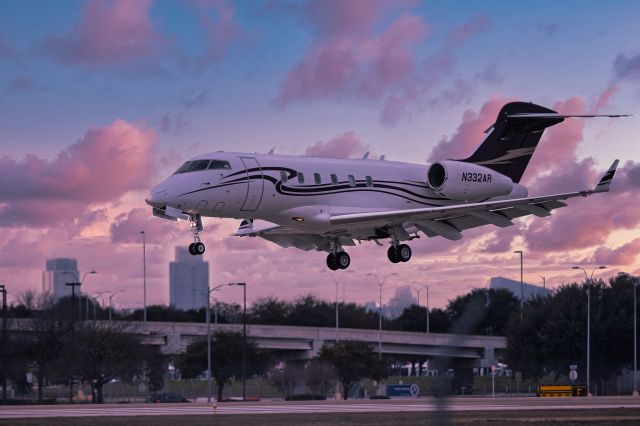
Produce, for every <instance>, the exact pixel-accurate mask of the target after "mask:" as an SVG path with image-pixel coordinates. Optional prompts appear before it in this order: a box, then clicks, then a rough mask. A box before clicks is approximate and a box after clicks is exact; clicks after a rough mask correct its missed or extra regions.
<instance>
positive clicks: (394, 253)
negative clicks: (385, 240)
mask: <svg viewBox="0 0 640 426" xmlns="http://www.w3.org/2000/svg"><path fill="white" fill-rule="evenodd" d="M387 257H388V258H389V260H390V261H391V263H398V262H400V258H399V257H398V250H397V249H396V248H395V246H391V247H389V250H387Z"/></svg>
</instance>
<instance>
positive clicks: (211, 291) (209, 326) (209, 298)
mask: <svg viewBox="0 0 640 426" xmlns="http://www.w3.org/2000/svg"><path fill="white" fill-rule="evenodd" d="M230 285H231V284H220V285H217V286H215V287H213V288H212V289H209V286H208V284H207V402H211V293H213V292H214V291H216V290H218V289H220V288H221V287H226V286H230Z"/></svg>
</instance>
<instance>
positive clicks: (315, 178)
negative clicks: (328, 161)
mask: <svg viewBox="0 0 640 426" xmlns="http://www.w3.org/2000/svg"><path fill="white" fill-rule="evenodd" d="M313 179H314V180H315V181H316V185H320V184H321V183H322V178H321V177H320V173H314V174H313Z"/></svg>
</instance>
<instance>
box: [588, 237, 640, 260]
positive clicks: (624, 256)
mask: <svg viewBox="0 0 640 426" xmlns="http://www.w3.org/2000/svg"><path fill="white" fill-rule="evenodd" d="M638 254H640V238H636V239H634V240H632V241H630V242H628V243H627V244H623V245H621V246H620V247H618V248H615V249H610V248H608V247H598V248H597V249H596V251H595V253H594V254H593V263H594V264H596V265H632V264H634V263H635V262H636V259H637V258H638Z"/></svg>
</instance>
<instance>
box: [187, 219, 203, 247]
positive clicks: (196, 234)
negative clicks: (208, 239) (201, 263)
mask: <svg viewBox="0 0 640 426" xmlns="http://www.w3.org/2000/svg"><path fill="white" fill-rule="evenodd" d="M189 226H191V233H192V234H193V242H192V243H191V244H189V253H191V254H192V255H193V256H199V255H202V254H204V251H205V249H206V247H205V246H204V243H202V242H201V241H200V232H201V231H202V230H203V229H204V227H203V226H202V218H200V215H199V214H197V215H190V216H189Z"/></svg>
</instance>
